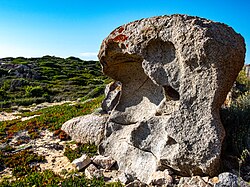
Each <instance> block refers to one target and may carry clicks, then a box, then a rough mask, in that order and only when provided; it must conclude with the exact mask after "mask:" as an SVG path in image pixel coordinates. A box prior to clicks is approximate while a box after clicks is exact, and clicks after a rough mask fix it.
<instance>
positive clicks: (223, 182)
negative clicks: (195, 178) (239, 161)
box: [214, 172, 250, 187]
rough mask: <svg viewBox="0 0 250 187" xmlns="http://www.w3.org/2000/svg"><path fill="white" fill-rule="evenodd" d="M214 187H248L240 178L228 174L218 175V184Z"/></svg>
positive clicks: (249, 186)
mask: <svg viewBox="0 0 250 187" xmlns="http://www.w3.org/2000/svg"><path fill="white" fill-rule="evenodd" d="M214 186H215V187H227V186H228V187H229V186H230V187H239V186H240V187H250V185H249V184H247V182H245V181H244V180H243V179H242V178H241V177H239V176H237V175H234V174H232V173H229V172H225V173H221V174H220V175H219V182H218V183H217V184H215V185H214Z"/></svg>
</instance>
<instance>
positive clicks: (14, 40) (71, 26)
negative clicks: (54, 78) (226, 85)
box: [0, 0, 250, 64]
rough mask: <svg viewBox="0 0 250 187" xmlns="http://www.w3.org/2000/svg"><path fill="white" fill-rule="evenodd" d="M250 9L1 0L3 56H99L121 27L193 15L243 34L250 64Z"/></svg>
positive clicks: (214, 4) (241, 4)
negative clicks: (155, 18) (105, 42)
mask: <svg viewBox="0 0 250 187" xmlns="http://www.w3.org/2000/svg"><path fill="white" fill-rule="evenodd" d="M249 9H250V2H248V1H247V0H239V1H232V0H228V1H225V0H223V1H215V0H212V1H209V2H203V1H198V0H191V1H184V0H169V1H167V0H166V1H163V0H155V1H152V0H147V1H142V0H138V1H131V0H128V1H126V2H125V1H124V2H122V1H114V0H111V1H106V2H103V1H87V2H85V1H82V0H71V1H69V0H60V1H59V0H53V1H52V0H43V1H41V0H36V1H31V0H25V1H21V0H1V1H0V25H1V30H0V58H4V57H19V56H22V57H27V58H28V57H42V56H44V55H51V56H58V57H63V58H66V57H69V56H75V57H78V58H81V59H83V60H97V57H96V55H97V53H98V51H99V47H100V45H101V42H102V40H103V39H104V38H105V37H106V36H107V35H108V34H109V33H110V32H111V31H112V30H114V29H115V28H117V27H118V26H120V25H123V24H126V23H128V22H131V21H135V20H138V19H142V18H147V17H152V16H157V15H170V14H188V15H192V16H199V17H203V18H206V19H210V20H213V21H217V22H222V23H225V24H227V25H229V26H231V27H232V28H233V29H234V30H235V31H236V32H237V33H240V34H241V35H242V36H243V37H244V38H245V42H246V47H247V52H246V60H245V63H247V64H249V63H250V53H249V51H248V49H249V45H250V32H249V31H250V26H249V20H250V13H249V12H250V11H249Z"/></svg>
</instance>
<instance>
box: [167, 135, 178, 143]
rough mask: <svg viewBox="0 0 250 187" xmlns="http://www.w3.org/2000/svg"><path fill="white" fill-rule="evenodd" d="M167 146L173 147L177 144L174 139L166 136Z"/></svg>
mask: <svg viewBox="0 0 250 187" xmlns="http://www.w3.org/2000/svg"><path fill="white" fill-rule="evenodd" d="M166 143H167V145H174V144H177V142H176V141H175V139H173V138H172V137H170V136H168V140H167V142H166Z"/></svg>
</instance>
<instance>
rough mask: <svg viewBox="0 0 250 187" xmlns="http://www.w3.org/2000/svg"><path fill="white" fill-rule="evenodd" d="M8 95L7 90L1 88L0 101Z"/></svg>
mask: <svg viewBox="0 0 250 187" xmlns="http://www.w3.org/2000/svg"><path fill="white" fill-rule="evenodd" d="M6 96H7V93H6V91H5V90H2V89H0V101H2V100H4V99H5V98H6Z"/></svg>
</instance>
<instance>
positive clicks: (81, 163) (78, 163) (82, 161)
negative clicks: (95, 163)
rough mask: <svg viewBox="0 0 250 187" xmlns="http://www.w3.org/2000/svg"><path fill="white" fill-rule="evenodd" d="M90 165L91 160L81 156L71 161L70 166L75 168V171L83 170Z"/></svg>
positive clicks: (86, 156)
mask: <svg viewBox="0 0 250 187" xmlns="http://www.w3.org/2000/svg"><path fill="white" fill-rule="evenodd" d="M90 163H91V159H90V158H89V156H88V155H85V154H84V155H82V156H81V157H80V158H77V159H75V160H73V162H72V164H73V165H74V166H75V167H76V169H77V170H81V169H82V168H85V167H86V166H88V165H89V164H90Z"/></svg>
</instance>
